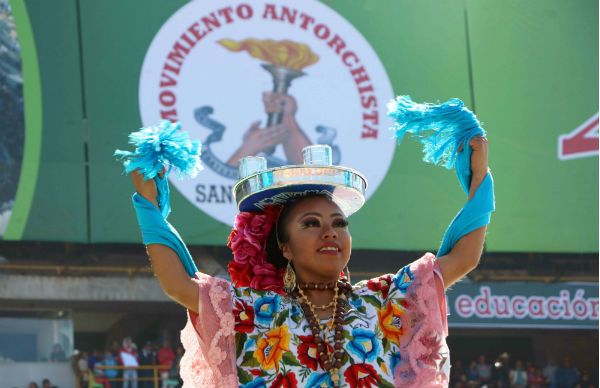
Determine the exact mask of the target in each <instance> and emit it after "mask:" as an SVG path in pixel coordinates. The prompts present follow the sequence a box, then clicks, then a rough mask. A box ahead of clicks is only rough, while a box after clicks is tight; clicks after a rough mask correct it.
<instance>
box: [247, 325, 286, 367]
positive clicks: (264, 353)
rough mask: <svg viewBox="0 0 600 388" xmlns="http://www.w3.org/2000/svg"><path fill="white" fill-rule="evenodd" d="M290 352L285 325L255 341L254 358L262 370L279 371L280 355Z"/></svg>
mask: <svg viewBox="0 0 600 388" xmlns="http://www.w3.org/2000/svg"><path fill="white" fill-rule="evenodd" d="M289 350H290V333H289V332H288V327H287V326H286V325H283V326H280V327H276V328H274V329H272V330H269V331H268V332H267V333H266V334H265V336H264V337H262V338H260V339H259V340H258V341H256V350H255V351H254V357H255V358H256V359H257V360H258V362H260V365H261V366H262V368H263V369H273V368H275V369H277V370H279V361H280V360H281V356H282V353H283V352H284V351H289Z"/></svg>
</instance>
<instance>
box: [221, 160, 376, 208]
mask: <svg viewBox="0 0 600 388" xmlns="http://www.w3.org/2000/svg"><path fill="white" fill-rule="evenodd" d="M366 189H367V180H366V179H365V177H364V176H362V175H361V174H360V173H359V172H358V171H355V170H353V169H350V168H347V167H341V166H332V165H306V164H304V165H295V166H284V167H276V168H271V169H266V170H263V171H259V172H256V173H254V174H250V175H248V176H246V177H243V178H242V179H241V180H240V181H239V182H238V183H236V184H235V186H233V195H234V197H235V200H236V202H237V204H238V209H239V210H240V211H249V212H252V211H256V212H260V211H262V210H264V208H265V207H266V206H269V205H283V204H286V203H288V202H289V201H291V200H293V199H296V198H299V197H305V196H309V195H323V196H327V197H329V198H331V199H332V200H333V201H334V202H335V203H336V204H337V205H338V206H339V207H340V210H341V211H342V212H343V213H344V214H345V215H346V216H349V215H351V214H352V213H354V212H356V211H357V210H358V209H360V208H361V207H362V205H364V203H365V191H366Z"/></svg>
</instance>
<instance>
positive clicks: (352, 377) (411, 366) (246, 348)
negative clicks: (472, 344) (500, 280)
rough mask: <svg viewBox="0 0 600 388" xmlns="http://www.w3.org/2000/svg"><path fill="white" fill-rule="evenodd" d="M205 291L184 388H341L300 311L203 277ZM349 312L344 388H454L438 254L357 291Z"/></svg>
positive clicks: (184, 364) (188, 334)
mask: <svg viewBox="0 0 600 388" xmlns="http://www.w3.org/2000/svg"><path fill="white" fill-rule="evenodd" d="M196 281H197V283H198V286H199V292H200V298H199V300H200V306H199V310H198V311H199V312H200V313H199V314H198V315H197V314H194V313H190V314H189V320H188V324H187V325H186V327H185V328H184V330H183V331H182V337H181V338H182V343H183V345H184V347H185V349H186V353H185V355H184V357H183V359H182V361H181V373H182V377H183V379H184V382H185V384H184V386H185V387H213V386H214V387H217V386H218V387H243V388H259V387H265V388H266V387H332V386H333V384H332V382H331V379H330V377H329V373H327V372H326V371H325V370H324V369H323V367H322V365H321V363H320V361H319V359H318V356H317V353H316V348H317V345H316V343H315V342H314V337H313V335H312V333H311V331H310V329H309V327H308V322H307V320H306V319H305V318H304V312H303V310H302V308H301V307H300V305H299V303H298V302H297V301H295V300H293V299H291V298H288V297H286V296H282V295H279V294H276V293H274V292H270V291H257V290H254V289H251V288H245V287H244V288H236V287H233V286H232V285H231V283H229V282H227V281H225V280H223V279H217V278H212V277H210V276H208V275H204V274H198V279H197V280H196ZM349 303H350V310H349V311H348V312H347V314H346V315H345V322H344V326H343V335H344V339H345V342H344V348H343V350H344V357H343V359H342V361H343V366H342V367H341V368H340V374H341V382H340V383H341V385H342V386H345V387H351V388H354V387H361V388H362V387H394V386H396V387H400V386H401V387H445V386H447V385H448V374H449V370H450V359H449V351H448V347H447V345H446V336H447V321H446V305H445V295H444V286H443V281H442V277H441V274H440V272H439V268H438V266H437V264H436V262H435V257H434V256H433V255H432V254H430V253H428V254H426V255H425V256H423V257H422V258H420V259H419V260H417V261H415V262H413V263H411V264H410V265H407V266H405V267H403V268H402V269H400V271H398V272H397V273H396V274H388V275H383V276H380V277H378V278H374V279H371V280H366V281H363V282H360V283H358V284H356V285H355V286H354V289H353V293H352V294H351V295H350V297H349ZM328 335H330V336H332V335H333V334H332V333H329V334H328ZM329 343H333V338H332V337H330V338H329Z"/></svg>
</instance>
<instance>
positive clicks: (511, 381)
mask: <svg viewBox="0 0 600 388" xmlns="http://www.w3.org/2000/svg"><path fill="white" fill-rule="evenodd" d="M592 372H593V373H592ZM450 387H451V388H479V387H482V388H546V387H547V388H598V370H597V369H595V370H594V371H589V370H585V369H582V370H579V369H577V368H575V367H574V366H573V365H572V364H571V360H570V359H569V358H568V357H565V358H564V359H563V360H562V363H560V365H559V364H557V363H556V362H555V360H553V359H548V361H547V363H546V365H544V366H540V365H535V364H534V363H532V362H531V361H527V362H523V360H518V359H517V360H515V361H514V362H511V360H510V356H509V355H508V354H507V353H502V354H501V355H500V356H498V358H497V359H496V360H495V362H493V363H491V362H488V360H486V357H485V356H483V355H481V356H479V358H478V360H472V361H471V362H469V363H468V364H466V363H463V362H462V361H461V360H454V361H453V362H452V368H451V369H450Z"/></svg>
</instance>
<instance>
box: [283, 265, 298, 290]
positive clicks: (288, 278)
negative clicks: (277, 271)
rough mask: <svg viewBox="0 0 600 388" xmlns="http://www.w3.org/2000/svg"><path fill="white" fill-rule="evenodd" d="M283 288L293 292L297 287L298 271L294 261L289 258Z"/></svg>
mask: <svg viewBox="0 0 600 388" xmlns="http://www.w3.org/2000/svg"><path fill="white" fill-rule="evenodd" d="M283 288H284V290H285V292H287V293H288V294H291V293H292V292H293V291H294V289H295V288H296V271H294V268H293V267H292V262H291V261H289V260H288V264H287V267H286V268H285V275H283Z"/></svg>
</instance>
